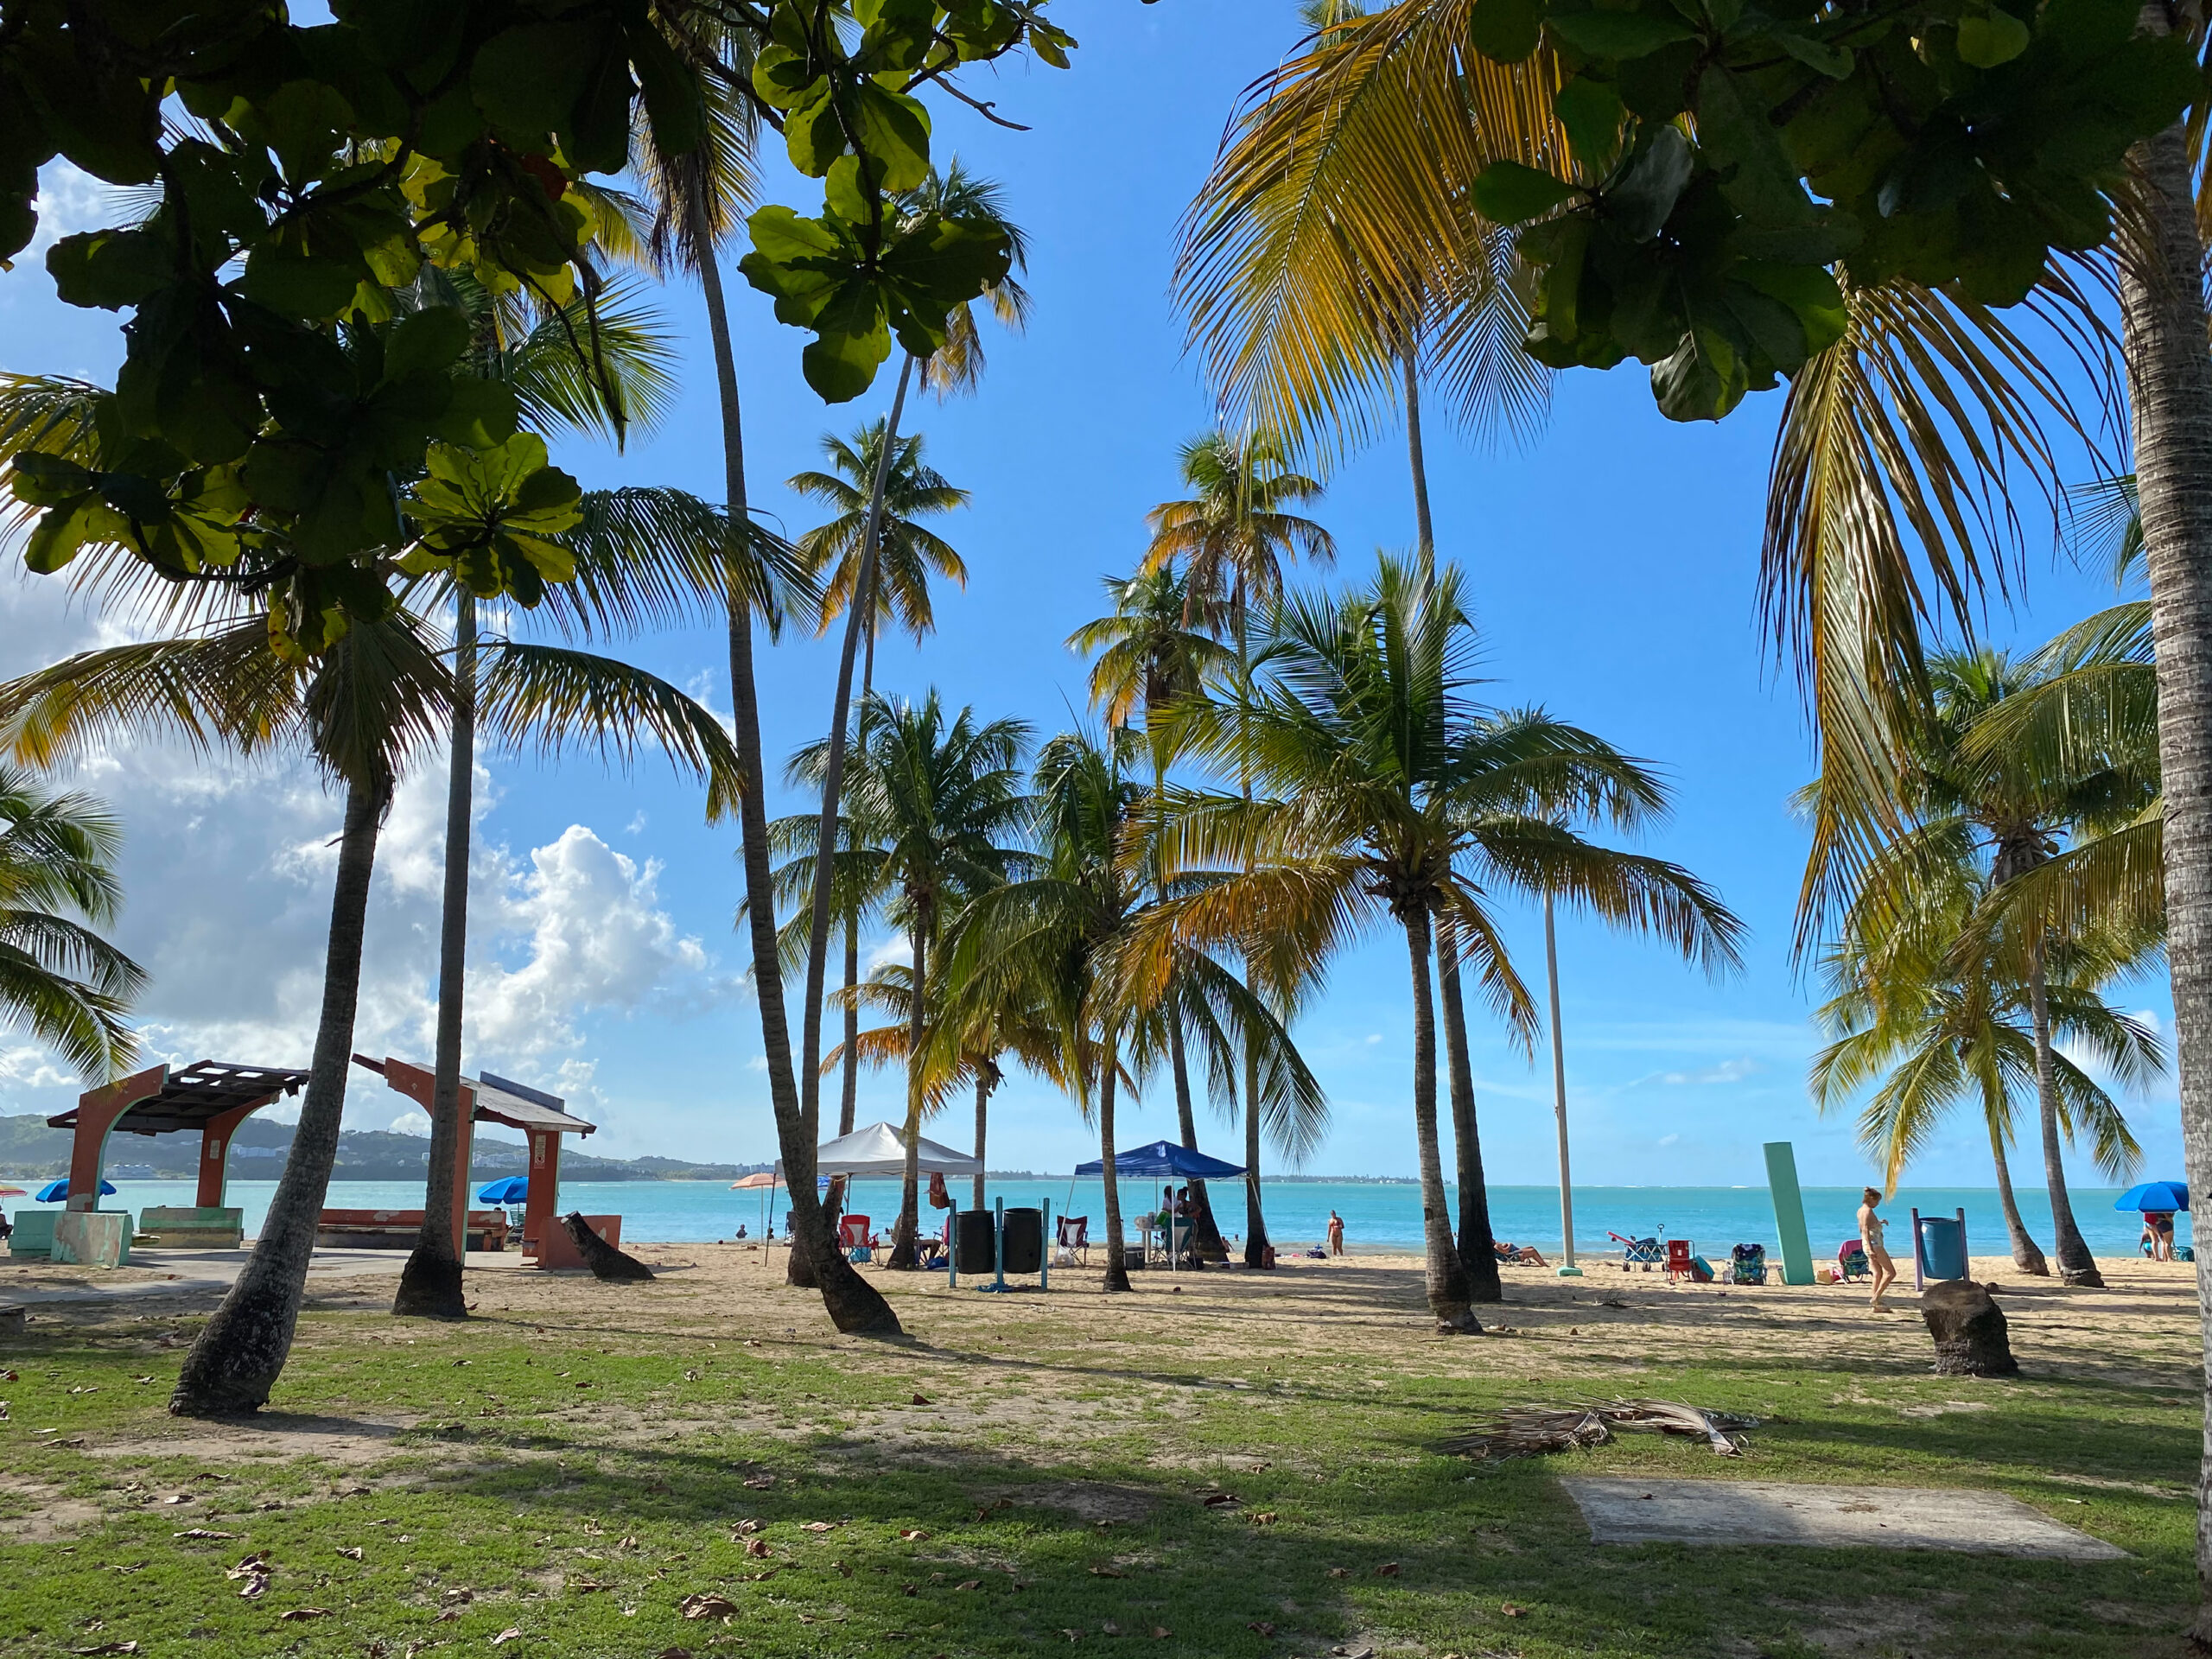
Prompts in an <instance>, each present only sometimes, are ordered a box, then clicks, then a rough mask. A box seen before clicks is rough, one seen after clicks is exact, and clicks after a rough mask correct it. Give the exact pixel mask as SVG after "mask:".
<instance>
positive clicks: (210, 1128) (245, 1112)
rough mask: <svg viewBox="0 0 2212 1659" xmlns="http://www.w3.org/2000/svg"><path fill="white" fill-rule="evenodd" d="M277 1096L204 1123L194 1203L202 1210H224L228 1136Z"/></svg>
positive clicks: (229, 1150)
mask: <svg viewBox="0 0 2212 1659" xmlns="http://www.w3.org/2000/svg"><path fill="white" fill-rule="evenodd" d="M276 1098H277V1096H274V1095H270V1096H268V1098H267V1099H264V1100H257V1101H255V1102H253V1103H251V1105H246V1106H233V1107H232V1108H231V1109H230V1110H229V1111H227V1112H224V1113H221V1114H219V1116H214V1117H211V1118H209V1119H208V1120H207V1123H206V1125H205V1126H204V1127H203V1128H201V1129H200V1192H199V1193H198V1195H197V1196H196V1197H195V1198H194V1199H193V1202H194V1204H196V1205H199V1206H200V1208H201V1209H202V1210H219V1209H221V1208H222V1207H223V1194H224V1192H226V1190H228V1186H229V1182H230V1174H229V1171H230V1158H231V1135H232V1132H233V1131H234V1130H235V1129H237V1128H238V1125H239V1124H241V1123H243V1122H245V1121H246V1119H248V1118H249V1117H251V1116H253V1115H254V1114H255V1113H256V1112H257V1111H259V1110H260V1109H262V1108H263V1107H264V1106H266V1105H267V1104H268V1103H269V1102H270V1101H271V1100H274V1099H276Z"/></svg>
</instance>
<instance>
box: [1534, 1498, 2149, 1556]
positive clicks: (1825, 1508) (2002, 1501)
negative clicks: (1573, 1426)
mask: <svg viewBox="0 0 2212 1659" xmlns="http://www.w3.org/2000/svg"><path fill="white" fill-rule="evenodd" d="M1560 1484H1561V1485H1563V1486H1565V1487H1566V1488H1567V1495H1568V1496H1569V1497H1572V1498H1573V1500H1574V1502H1575V1503H1576V1505H1577V1506H1578V1507H1579V1508H1580V1510H1581V1511H1582V1518H1583V1519H1584V1520H1585V1521H1586V1522H1589V1524H1590V1537H1591V1541H1592V1542H1593V1543H1599V1544H1657V1543H1671V1544H1729V1545H1745V1544H1749V1545H1752V1546H1758V1545H1766V1546H1769V1547H1774V1546H1792V1547H1803V1546H1808V1545H1809V1546H1811V1547H1813V1548H1830V1549H1835V1548H1867V1547H1870V1546H1871V1547H1872V1548H1878V1549H1949V1550H1964V1551H1967V1552H1969V1553H1972V1554H1984V1555H2026V1556H2032V1557H2037V1558H2039V1559H2042V1560H2056V1561H2112V1560H2124V1559H2125V1558H2126V1554H2127V1552H2126V1550H2124V1549H2121V1548H2119V1547H2118V1546H2117V1545H2113V1544H2108V1543H2107V1542H2106V1541H2104V1540H2103V1539H2101V1538H2092V1537H2091V1536H2090V1535H2088V1533H2086V1532H2077V1531H2075V1529H2073V1528H2072V1527H2067V1526H2061V1525H2060V1524H2059V1523H2058V1522H2056V1521H2053V1520H2051V1519H2050V1517H2048V1516H2044V1515H2042V1514H2039V1513H2038V1512H2037V1511H2036V1510H2031V1509H2030V1508H2029V1507H2028V1506H2027V1505H2026V1504H2024V1503H2021V1502H2019V1501H2018V1499H2017V1498H2011V1497H2004V1496H2002V1495H2001V1494H1999V1493H1996V1492H1962V1491H1925V1490H1922V1489H1918V1488H1915V1487H1910V1486H1800V1485H1792V1484H1784V1483H1783V1482H1781V1481H1771V1480H1611V1479H1606V1480H1598V1479H1582V1478H1575V1479H1567V1480H1562V1481H1561V1482H1560Z"/></svg>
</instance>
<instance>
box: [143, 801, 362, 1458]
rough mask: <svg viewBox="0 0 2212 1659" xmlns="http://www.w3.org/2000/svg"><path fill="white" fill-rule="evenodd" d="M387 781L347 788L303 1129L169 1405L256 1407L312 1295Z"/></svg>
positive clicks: (215, 1412) (188, 1411)
mask: <svg viewBox="0 0 2212 1659" xmlns="http://www.w3.org/2000/svg"><path fill="white" fill-rule="evenodd" d="M390 802H391V789H390V786H389V785H384V786H364V785H358V784H357V785H352V786H350V787H348V789H347V790H346V821H345V829H344V830H343V832H342V833H341V834H340V837H339V842H338V878H337V880H336V881H335V882H334V883H333V884H332V887H331V894H330V940H329V945H328V948H327V952H326V955H325V957H324V961H323V974H322V1017H321V1020H320V1021H319V1022H318V1023H317V1025H316V1027H315V1058H314V1060H313V1061H312V1062H311V1064H310V1068H309V1071H308V1088H307V1095H306V1097H305V1099H304V1100H303V1102H302V1104H301V1107H300V1122H299V1127H298V1128H296V1129H295V1130H294V1131H293V1133H292V1150H291V1154H290V1155H289V1157H287V1158H286V1159H285V1160H284V1174H283V1179H281V1180H279V1181H278V1182H277V1193H276V1196H275V1197H274V1198H271V1199H270V1201H269V1216H268V1218H267V1219H266V1220H265V1221H264V1222H263V1223H262V1224H261V1236H260V1237H259V1238H258V1239H257V1240H256V1241H255V1243H254V1247H253V1254H252V1255H251V1256H250V1257H249V1258H247V1261H246V1264H245V1268H244V1270H243V1271H241V1272H240V1273H239V1274H238V1283H236V1284H235V1285H233V1286H232V1287H231V1294H229V1295H227V1296H226V1297H224V1298H223V1305H222V1306H220V1307H219V1308H217V1309H216V1310H215V1316H214V1318H213V1319H210V1320H208V1321H207V1328H206V1329H205V1330H203V1331H201V1332H200V1338H199V1340H198V1341H196V1342H194V1344H192V1351H191V1352H190V1353H188V1354H187V1355H186V1356H185V1358H184V1368H183V1370H182V1372H181V1374H180V1375H179V1376H178V1377H177V1383H176V1389H175V1392H174V1393H172V1394H171V1395H169V1409H170V1410H171V1411H172V1412H174V1413H175V1414H177V1415H179V1416H181V1417H221V1416H228V1415H234V1414H239V1413H244V1412H251V1411H258V1410H259V1409H260V1408H262V1407H263V1406H264V1405H266V1404H268V1402H269V1391H270V1389H272V1388H274V1387H275V1386H276V1383H277V1376H278V1374H279V1373H280V1372H282V1371H283V1369H284V1359H285V1357H286V1356H287V1355H288V1354H289V1353H290V1352H291V1349H292V1332H293V1331H294V1329H295V1328H296V1326H297V1325H298V1324H299V1319H300V1303H301V1301H302V1299H303V1298H304V1296H305V1294H306V1292H307V1282H308V1259H309V1258H310V1257H311V1256H313V1255H314V1254H315V1222H316V1219H317V1217H320V1216H321V1213H322V1200H323V1197H324V1195H325V1194H326V1193H327V1192H328V1191H329V1190H330V1166H331V1165H332V1164H333V1163H334V1161H335V1160H336V1159H337V1156H338V1128H339V1121H340V1116H342V1115H343V1113H344V1111H345V1108H346V1067H347V1066H348V1065H350V1064H351V1063H352V1060H353V1015H354V1011H355V1008H356V1007H357V1006H358V1004H359V1001H360V993H361V942H362V937H363V935H364V933H365V931H366V927H367V921H368V910H369V881H370V878H371V877H372V875H373V874H374V873H375V870H376V860H377V831H378V827H379V825H380V824H381V823H383V820H384V814H385V807H386V806H387V805H388V804H390Z"/></svg>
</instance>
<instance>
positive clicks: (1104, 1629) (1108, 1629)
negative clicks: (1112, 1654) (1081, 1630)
mask: <svg viewBox="0 0 2212 1659" xmlns="http://www.w3.org/2000/svg"><path fill="white" fill-rule="evenodd" d="M1121 1633H1122V1627H1121V1626H1120V1625H1118V1624H1116V1623H1115V1622H1114V1621H1113V1620H1112V1619H1110V1618H1109V1619H1108V1620H1107V1621H1106V1622H1105V1623H1104V1624H1101V1625H1100V1626H1099V1627H1098V1634H1099V1635H1101V1636H1119V1635H1120V1634H1121Z"/></svg>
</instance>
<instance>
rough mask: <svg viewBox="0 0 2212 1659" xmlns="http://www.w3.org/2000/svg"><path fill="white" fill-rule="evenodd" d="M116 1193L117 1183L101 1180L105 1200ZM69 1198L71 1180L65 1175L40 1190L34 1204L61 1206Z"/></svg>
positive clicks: (102, 1194)
mask: <svg viewBox="0 0 2212 1659" xmlns="http://www.w3.org/2000/svg"><path fill="white" fill-rule="evenodd" d="M114 1191H115V1183H114V1182H113V1181H111V1180H108V1179H105V1177H103V1178H102V1179H101V1180H100V1196H101V1197H102V1198H105V1197H106V1196H107V1195H108V1194H109V1193H111V1192H114ZM68 1196H69V1178H68V1177H67V1176H66V1175H65V1176H63V1177H62V1178H61V1179H60V1180H58V1181H48V1183H47V1184H46V1185H44V1186H41V1188H39V1190H38V1197H37V1198H35V1199H34V1200H32V1202H34V1203H36V1204H59V1203H60V1202H61V1200H62V1199H64V1198H67V1197H68Z"/></svg>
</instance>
